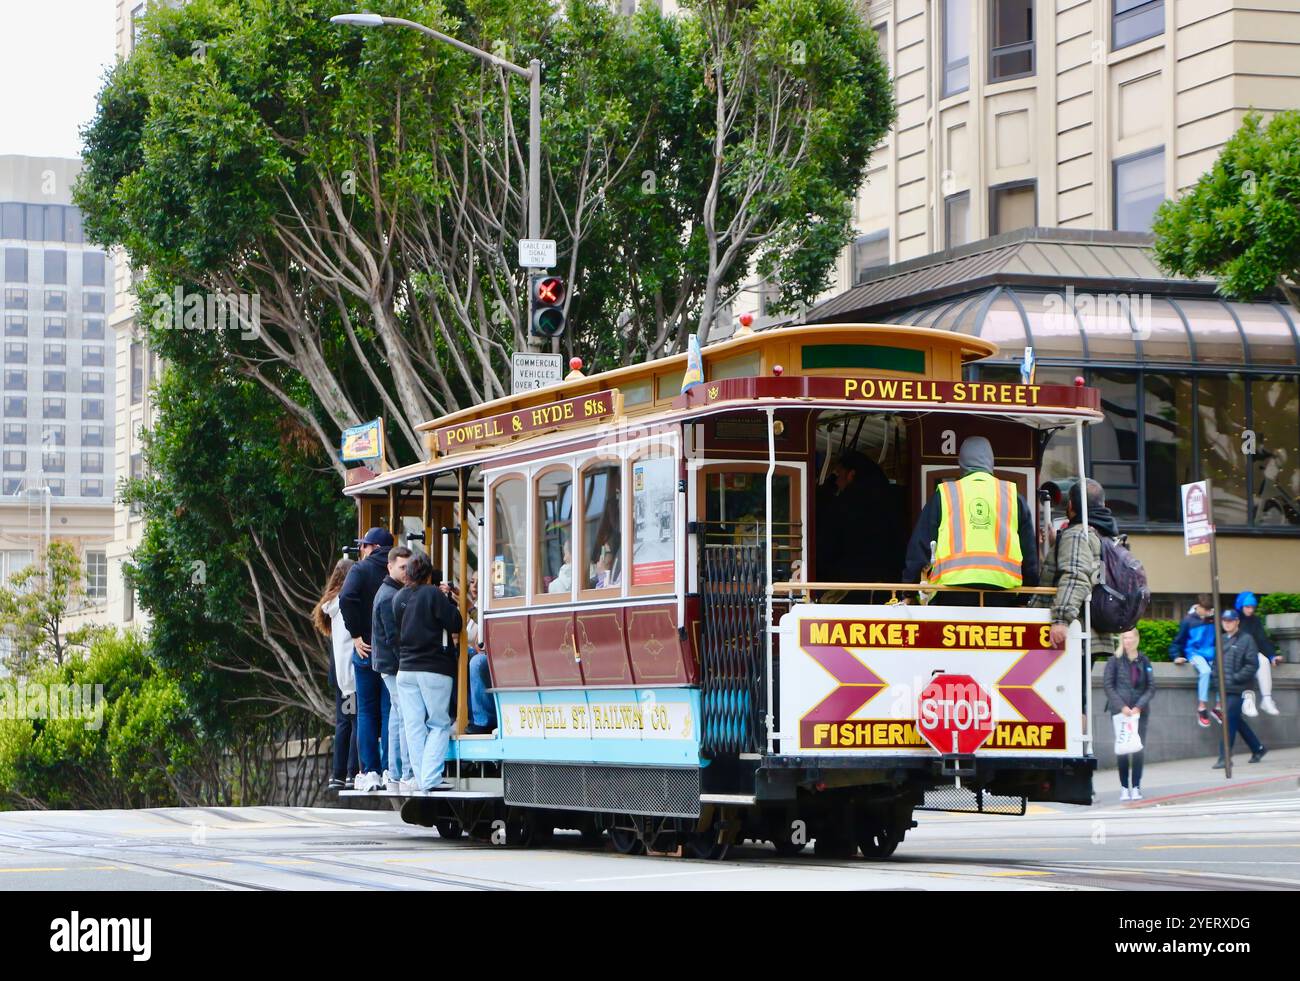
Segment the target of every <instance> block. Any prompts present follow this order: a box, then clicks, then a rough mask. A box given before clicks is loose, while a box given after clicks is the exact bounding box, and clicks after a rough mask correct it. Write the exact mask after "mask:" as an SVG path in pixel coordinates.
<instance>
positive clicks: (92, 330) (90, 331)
mask: <svg viewBox="0 0 1300 981" xmlns="http://www.w3.org/2000/svg"><path fill="white" fill-rule="evenodd" d="M81 336H82V337H83V338H85V339H86V340H88V341H102V340H103V339H104V318H103V317H87V318H86V319H85V320H83V321H82V323H81Z"/></svg>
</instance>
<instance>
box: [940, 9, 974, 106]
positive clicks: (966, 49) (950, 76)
mask: <svg viewBox="0 0 1300 981" xmlns="http://www.w3.org/2000/svg"><path fill="white" fill-rule="evenodd" d="M970 5H971V0H943V94H944V95H945V96H949V95H956V94H957V93H958V92H965V91H966V90H967V89H968V88H970V38H971V20H970Z"/></svg>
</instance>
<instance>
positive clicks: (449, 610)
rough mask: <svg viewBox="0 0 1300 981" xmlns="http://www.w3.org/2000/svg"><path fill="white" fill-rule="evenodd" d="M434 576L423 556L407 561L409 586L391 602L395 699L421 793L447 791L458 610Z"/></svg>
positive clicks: (431, 568) (459, 626) (431, 567)
mask: <svg viewBox="0 0 1300 981" xmlns="http://www.w3.org/2000/svg"><path fill="white" fill-rule="evenodd" d="M435 577H437V578H439V579H441V578H442V576H441V573H438V572H435V571H434V569H433V566H432V565H431V564H430V562H429V559H428V557H427V556H425V555H423V554H417V555H414V556H412V557H411V561H410V563H409V564H408V565H407V567H406V579H407V585H406V586H404V587H403V588H402V589H401V590H399V591H398V593H397V595H396V596H395V597H394V598H393V619H394V620H395V622H396V624H397V636H398V638H399V640H398V649H399V655H398V668H397V697H398V700H399V701H400V702H401V710H402V724H403V726H404V727H405V728H406V743H407V747H408V748H409V749H410V751H411V762H412V764H413V765H414V767H415V779H416V783H417V784H418V785H419V787H420V789H421V790H424V791H431V790H450V789H451V784H449V783H446V782H445V781H444V780H443V779H442V775H443V770H444V767H445V765H446V762H447V748H448V744H449V743H450V741H451V712H450V704H451V690H452V681H453V678H454V676H455V673H456V649H455V647H454V638H455V637H456V635H457V634H459V633H460V629H461V622H460V611H459V610H458V609H456V606H455V604H453V603H452V601H451V597H450V596H448V595H447V593H446V592H444V591H443V590H442V589H441V588H439V587H436V586H433V585H430V583H431V581H432V580H433V579H434V578H435Z"/></svg>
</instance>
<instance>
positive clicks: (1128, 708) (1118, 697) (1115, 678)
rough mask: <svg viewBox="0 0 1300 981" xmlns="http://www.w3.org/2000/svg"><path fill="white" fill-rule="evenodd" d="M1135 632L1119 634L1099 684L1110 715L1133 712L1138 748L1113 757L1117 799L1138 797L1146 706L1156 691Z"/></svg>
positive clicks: (1145, 726) (1143, 750)
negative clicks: (1116, 780) (1116, 772)
mask: <svg viewBox="0 0 1300 981" xmlns="http://www.w3.org/2000/svg"><path fill="white" fill-rule="evenodd" d="M1139 639H1140V638H1139V637H1138V632H1137V630H1136V628H1135V629H1133V630H1126V631H1124V633H1122V634H1120V650H1119V652H1118V653H1117V654H1114V655H1113V656H1112V657H1111V658H1110V660H1108V661H1107V662H1106V670H1105V673H1104V674H1103V675H1102V687H1103V688H1105V690H1106V704H1107V707H1108V708H1109V710H1110V712H1111V714H1112V715H1136V716H1137V717H1138V736H1139V738H1141V740H1142V749H1140V750H1138V751H1137V752H1136V753H1120V754H1119V755H1117V756H1116V757H1115V761H1116V764H1117V765H1118V767H1119V783H1120V791H1119V799H1120V800H1141V799H1142V760H1143V754H1144V753H1145V752H1146V745H1147V721H1148V720H1149V719H1150V717H1151V716H1150V713H1148V712H1147V706H1149V705H1150V704H1151V699H1152V697H1153V696H1154V695H1155V693H1156V678H1155V672H1154V671H1153V670H1152V668H1151V662H1150V661H1149V660H1148V659H1147V656H1146V655H1145V654H1143V653H1142V652H1141V651H1139V650H1138V641H1139Z"/></svg>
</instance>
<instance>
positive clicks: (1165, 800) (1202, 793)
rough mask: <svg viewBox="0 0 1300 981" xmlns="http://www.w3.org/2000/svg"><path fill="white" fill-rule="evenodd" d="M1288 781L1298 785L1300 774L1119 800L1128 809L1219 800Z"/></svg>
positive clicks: (1288, 774)
mask: <svg viewBox="0 0 1300 981" xmlns="http://www.w3.org/2000/svg"><path fill="white" fill-rule="evenodd" d="M1287 782H1290V783H1292V784H1295V785H1297V786H1300V775H1297V774H1294V773H1285V774H1282V775H1281V776H1277V777H1260V778H1259V779H1257V780H1247V781H1245V782H1244V783H1237V782H1235V781H1234V782H1232V783H1228V782H1227V781H1224V786H1222V787H1205V788H1203V789H1201V790H1185V791H1182V792H1180V793H1177V794H1165V795H1163V796H1161V797H1147V798H1144V799H1143V800H1140V801H1120V802H1119V804H1120V806H1121V807H1124V808H1126V809H1129V810H1137V809H1138V808H1140V807H1154V806H1156V805H1157V804H1170V803H1173V802H1175V801H1191V800H1220V799H1222V798H1224V797H1237V796H1240V795H1242V794H1243V793H1248V792H1249V791H1251V790H1253V789H1254V788H1257V787H1263V786H1267V785H1268V784H1274V783H1287Z"/></svg>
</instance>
